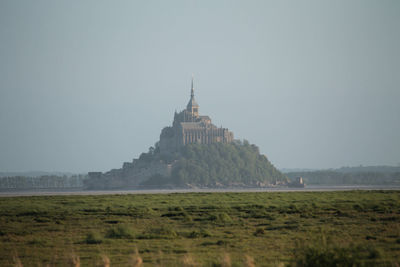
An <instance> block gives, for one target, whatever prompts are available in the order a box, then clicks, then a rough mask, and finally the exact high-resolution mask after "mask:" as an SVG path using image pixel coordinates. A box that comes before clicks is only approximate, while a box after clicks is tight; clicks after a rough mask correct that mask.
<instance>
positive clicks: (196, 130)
mask: <svg viewBox="0 0 400 267" xmlns="http://www.w3.org/2000/svg"><path fill="white" fill-rule="evenodd" d="M232 141H233V133H232V132H230V131H229V130H228V129H226V128H222V127H221V128H218V127H217V126H215V125H214V124H212V123H211V119H210V117H209V116H200V115H199V105H198V104H197V102H196V100H195V99H194V88H193V77H192V88H191V94H190V100H189V103H188V104H187V106H186V109H185V110H183V111H181V112H179V113H177V112H175V115H174V122H173V123H172V127H171V126H170V127H165V128H164V129H163V130H162V131H161V135H160V142H159V148H160V152H161V153H168V152H174V151H178V150H179V148H180V147H182V146H184V145H186V144H192V143H197V144H212V143H217V142H221V143H230V142H232Z"/></svg>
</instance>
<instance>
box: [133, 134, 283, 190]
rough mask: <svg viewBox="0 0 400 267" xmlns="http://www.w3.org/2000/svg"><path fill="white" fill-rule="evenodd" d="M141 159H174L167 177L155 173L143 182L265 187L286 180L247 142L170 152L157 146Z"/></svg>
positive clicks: (199, 145)
mask: <svg viewBox="0 0 400 267" xmlns="http://www.w3.org/2000/svg"><path fill="white" fill-rule="evenodd" d="M150 158H152V159H150ZM140 159H143V160H147V161H148V160H162V161H165V162H166V163H170V162H173V168H172V172H171V176H170V177H163V176H161V175H155V176H153V177H150V178H149V179H148V180H147V181H145V182H144V183H143V184H144V185H153V186H155V185H163V184H173V185H196V186H205V187H214V186H218V185H220V186H259V185H264V186H265V185H272V184H277V183H286V181H287V177H286V176H285V175H283V174H282V173H281V172H280V171H278V170H277V169H276V168H275V167H274V166H273V165H272V164H271V163H270V162H269V160H268V159H267V157H266V156H265V155H261V154H260V153H259V149H258V147H257V146H255V145H250V144H249V142H247V141H244V142H239V141H237V142H234V143H230V144H222V143H214V144H209V145H204V144H190V145H186V146H184V147H182V148H181V150H180V151H179V153H174V154H169V155H165V154H164V155H162V154H160V153H158V151H157V148H156V149H152V150H151V151H149V153H146V154H142V155H141V157H140Z"/></svg>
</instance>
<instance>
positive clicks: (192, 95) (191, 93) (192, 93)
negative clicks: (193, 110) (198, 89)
mask: <svg viewBox="0 0 400 267" xmlns="http://www.w3.org/2000/svg"><path fill="white" fill-rule="evenodd" d="M193 76H194V75H193V73H192V89H191V91H190V96H191V98H193V97H194V87H193V80H194V77H193Z"/></svg>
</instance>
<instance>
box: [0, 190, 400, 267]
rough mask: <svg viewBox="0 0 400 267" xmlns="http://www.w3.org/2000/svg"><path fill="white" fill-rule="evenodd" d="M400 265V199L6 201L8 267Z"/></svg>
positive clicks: (299, 195) (0, 201) (0, 241)
mask: <svg viewBox="0 0 400 267" xmlns="http://www.w3.org/2000/svg"><path fill="white" fill-rule="evenodd" d="M399 259H400V191H390V190H381V191H380V190H373V191H367V190H359V191H338V192H224V193H205V192H201V193H170V194H123V195H87V196H84V195H72V196H67V195H57V196H29V197H28V196H22V197H2V198H0V266H16V264H19V263H21V264H22V265H23V266H77V264H78V263H79V264H80V265H81V266H107V264H109V265H110V266H135V264H136V266H140V264H141V262H142V266H329V265H331V266H396V264H400V260H399ZM328 263H329V265H328Z"/></svg>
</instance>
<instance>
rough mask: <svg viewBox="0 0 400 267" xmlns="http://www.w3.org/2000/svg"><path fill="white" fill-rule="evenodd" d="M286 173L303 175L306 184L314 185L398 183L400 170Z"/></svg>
mask: <svg viewBox="0 0 400 267" xmlns="http://www.w3.org/2000/svg"><path fill="white" fill-rule="evenodd" d="M286 175H287V176H288V177H289V178H291V179H294V178H295V177H298V176H301V177H303V179H304V181H305V183H306V184H309V185H311V184H314V185H340V184H342V185H400V172H372V171H356V170H355V171H345V172H341V171H340V169H339V170H322V171H307V172H290V173H286Z"/></svg>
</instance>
